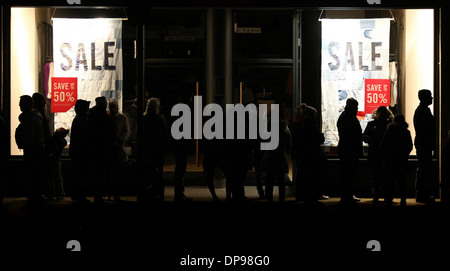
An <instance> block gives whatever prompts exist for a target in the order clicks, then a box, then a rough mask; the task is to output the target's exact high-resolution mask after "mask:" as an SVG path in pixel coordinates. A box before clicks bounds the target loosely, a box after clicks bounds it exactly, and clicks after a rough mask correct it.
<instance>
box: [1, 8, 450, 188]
mask: <svg viewBox="0 0 450 271" xmlns="http://www.w3.org/2000/svg"><path fill="white" fill-rule="evenodd" d="M25 2H26V1H25ZM63 2H64V1H63ZM194 2H195V1H194ZM30 4H31V3H30ZM324 4H326V5H320V6H329V8H325V9H322V8H321V9H318V8H315V7H310V6H307V7H305V6H304V5H303V4H302V3H298V5H297V4H296V5H295V6H293V4H292V3H285V2H283V1H282V2H280V3H278V4H277V5H278V6H276V7H274V6H270V7H255V6H253V5H252V4H251V3H242V4H236V3H234V4H233V5H231V6H230V5H229V4H227V3H226V1H223V2H221V3H219V4H217V3H216V4H214V7H211V6H208V5H207V4H206V3H202V4H201V5H196V6H195V7H189V8H187V7H184V6H183V5H181V4H180V5H175V6H174V5H170V6H169V5H168V4H163V3H155V4H154V5H153V4H149V5H148V6H145V7H139V8H136V7H133V6H126V4H125V3H121V4H120V3H119V4H118V5H115V6H111V7H109V8H105V6H104V5H103V4H101V5H100V4H99V6H101V8H94V7H93V6H90V7H88V6H83V5H80V6H72V5H69V4H67V5H66V4H65V3H63V4H58V5H56V4H54V3H53V2H52V3H48V4H46V3H41V4H40V5H39V6H33V5H37V4H36V3H33V4H31V6H30V5H28V4H27V3H22V2H21V3H18V2H17V1H10V2H8V3H6V4H2V5H3V6H2V55H1V61H2V96H1V102H2V110H3V111H4V112H5V113H6V115H7V122H8V124H9V129H10V131H11V140H10V159H9V161H10V162H11V163H12V164H17V161H20V159H21V155H22V153H21V150H19V149H18V148H17V145H16V143H15V139H14V130H15V128H16V127H17V125H18V115H19V114H20V109H19V107H18V101H19V98H20V96H21V95H24V94H28V95H32V94H33V93H34V92H36V91H39V92H40V93H42V94H43V95H44V96H46V97H47V98H48V104H47V113H48V116H49V119H50V123H51V131H52V132H53V131H54V130H55V129H57V128H59V127H65V128H70V124H71V121H72V120H73V117H74V113H73V111H74V110H73V108H72V106H73V104H70V103H71V102H72V103H73V102H74V101H75V100H76V98H78V99H86V100H89V101H91V106H93V105H94V103H95V102H94V100H95V98H96V97H98V96H104V97H106V98H107V99H108V98H117V99H118V101H119V109H120V110H121V111H122V112H123V113H124V114H126V115H127V117H128V119H129V122H130V137H129V139H128V142H127V144H126V146H127V148H128V150H129V153H130V158H131V160H132V161H138V160H139V159H140V151H141V149H140V148H141V140H142V138H141V134H142V128H143V127H142V126H143V125H142V114H143V112H144V110H145V104H146V102H147V100H148V99H149V98H151V97H157V98H159V99H160V101H161V112H162V114H163V115H164V116H165V117H166V119H167V121H168V125H169V127H170V125H171V123H172V122H173V118H172V117H171V116H170V112H171V109H172V107H173V106H174V105H175V104H177V103H179V102H180V97H181V95H182V93H181V92H182V91H189V92H191V93H192V94H193V95H201V96H202V99H203V104H204V105H205V104H207V103H217V104H220V105H222V106H224V105H225V104H230V103H242V104H248V103H254V104H261V103H266V104H279V105H280V115H281V116H282V118H283V119H284V120H285V121H287V122H288V123H289V124H292V121H293V112H294V109H295V107H296V106H298V105H299V104H300V103H306V104H308V105H311V106H313V107H315V108H316V109H317V110H318V112H319V113H320V114H319V115H320V118H319V119H318V121H317V124H318V125H319V126H320V127H321V129H322V132H323V133H324V134H325V136H326V142H325V144H324V146H323V148H324V150H325V151H327V152H329V153H330V156H329V157H330V159H329V168H328V170H327V173H326V174H325V175H326V176H325V177H324V178H325V180H324V181H325V182H328V183H330V185H329V186H328V187H326V189H327V190H328V193H329V194H331V195H333V194H336V193H337V192H338V191H336V190H337V184H338V178H337V177H336V176H338V172H337V171H336V170H337V168H338V167H337V161H338V160H337V156H335V154H336V150H335V147H336V144H337V140H338V138H337V132H336V121H337V117H338V116H339V114H340V112H341V111H342V105H343V104H345V100H346V99H347V98H350V97H352V98H356V99H357V100H358V101H359V104H360V105H361V107H360V112H359V119H360V123H361V126H362V127H363V129H364V127H365V125H366V124H367V122H368V121H369V120H370V119H371V113H372V112H371V111H373V108H375V107H376V106H378V105H386V106H389V107H390V109H391V110H392V111H393V112H395V113H403V114H404V115H405V117H406V120H407V122H408V123H409V124H410V130H411V134H412V135H413V136H414V127H413V125H412V123H413V121H412V118H413V114H414V110H415V108H416V107H417V105H418V103H419V101H418V99H417V91H418V90H419V89H423V88H427V89H430V90H431V91H432V93H433V97H434V102H433V105H432V106H431V109H432V112H433V113H434V115H435V116H436V119H437V123H436V126H437V127H438V128H437V129H438V130H437V134H438V142H439V148H438V149H437V151H436V152H435V156H434V158H435V162H436V164H435V165H436V170H435V175H436V176H435V177H436V178H435V180H436V182H435V183H434V184H433V185H432V189H433V191H434V194H435V195H436V196H439V192H440V191H439V182H440V180H441V176H440V172H441V170H438V169H439V168H440V165H441V162H442V159H441V155H442V153H441V152H442V149H443V146H444V144H445V142H446V140H447V136H446V135H447V131H448V129H449V128H450V123H448V122H449V121H448V120H447V117H446V115H448V114H447V113H448V112H447V110H449V109H447V107H446V106H445V101H447V95H449V94H447V93H446V92H445V89H446V88H445V86H446V85H447V84H448V79H447V78H446V77H445V75H444V72H445V66H443V65H441V64H442V63H444V61H445V60H447V59H448V56H447V52H446V51H445V50H441V48H445V46H444V45H445V44H446V43H445V42H446V40H445V39H446V36H445V34H444V33H443V32H444V27H442V25H443V22H446V20H447V18H445V16H443V15H442V14H444V13H443V12H442V8H441V5H440V3H439V2H436V3H434V2H433V3H428V4H427V6H425V5H424V6H410V5H408V4H407V3H404V4H401V5H399V6H392V7H391V6H389V5H381V6H379V7H378V6H377V7H376V9H375V8H374V6H371V5H369V4H365V2H364V1H363V4H359V3H358V4H357V5H355V6H352V7H349V8H345V9H344V8H337V7H334V6H333V5H332V4H330V3H324ZM90 5H92V4H90ZM217 5H218V6H217ZM305 5H306V4H305ZM318 6H319V4H318ZM80 7H82V8H80ZM76 19H78V20H80V21H78V23H76V24H74V22H76ZM85 22H90V23H91V24H88V23H87V24H86V25H84V23H85ZM339 24H340V25H339ZM71 27H73V28H71ZM96 27H103V28H102V29H103V30H101V29H100V28H98V29H97V28H96ZM371 35H373V36H371ZM47 63H52V66H53V69H52V70H46V69H47V67H48V64H47ZM330 67H332V68H330ZM48 74H50V75H48ZM51 75H52V76H53V77H61V78H67V77H70V78H78V81H77V83H78V84H77V90H76V91H75V92H70V93H69V92H66V94H64V95H63V96H64V97H63V98H64V99H66V100H68V101H69V103H68V105H66V107H68V108H62V109H54V108H55V105H56V104H58V102H60V101H59V100H61V98H62V96H59V97H58V99H59V100H58V101H57V100H56V98H55V97H56V95H54V94H52V84H51V83H50V84H49V78H51V77H52V76H51ZM99 78H101V80H100V79H99ZM367 79H373V80H388V82H389V87H388V90H387V89H385V90H384V92H382V95H381V96H380V95H377V96H376V101H375V100H374V99H373V97H372V96H371V97H370V100H368V99H369V96H370V95H368V93H366V89H367V84H369V83H370V81H367ZM99 80H100V81H101V82H102V83H101V84H98V83H97V81H99ZM64 82H65V81H64ZM376 82H382V81H376ZM385 82H386V81H385ZM56 90H58V89H56ZM59 104H60V103H59ZM58 110H59V111H58ZM57 111H58V112H57ZM68 139H69V140H70V137H69V138H68ZM169 141H170V142H172V141H173V140H169ZM69 144H70V142H69ZM203 152H204V142H203V141H201V140H197V141H196V142H195V141H193V144H192V146H191V148H190V153H189V154H190V155H189V158H188V171H190V172H194V173H201V172H202V171H203V167H202V162H203V161H202V159H203ZM65 155H67V151H66V152H65ZM63 160H64V163H65V164H66V168H67V170H70V169H71V166H70V159H69V158H68V157H67V156H66V157H65V158H63ZM410 160H411V161H410V163H411V164H412V165H415V163H416V161H415V153H414V152H413V153H412V155H411V157H410ZM361 161H362V162H361V164H364V165H366V162H365V159H362V160H361ZM174 166H175V158H174V154H173V149H172V148H171V146H170V144H169V146H168V153H167V156H166V161H165V171H166V172H169V173H170V172H173V170H174ZM364 167H366V166H363V168H364ZM135 169H136V168H133V170H132V171H130V173H129V174H130V177H129V178H130V179H133V178H135V174H136V172H135V171H134V170H135ZM363 171H364V170H363ZM250 173H251V174H250V175H249V176H250V177H249V185H253V184H254V183H253V181H252V177H251V176H252V173H253V169H252V170H251V171H250ZM67 175H68V177H67V178H70V177H69V176H70V174H67ZM198 176H200V175H198ZM289 177H290V179H291V180H293V181H295V167H294V166H293V163H292V162H291V163H290V175H289ZM370 178H371V176H368V175H367V176H366V175H364V176H361V179H363V181H362V182H361V188H360V189H361V191H362V192H361V194H364V189H366V188H368V187H369V186H368V183H370V181H369V179H370ZM168 181H169V182H170V180H168ZM198 183H202V180H200V181H199V182H198ZM11 186H12V187H16V186H15V185H11ZM364 187H366V188H364Z"/></svg>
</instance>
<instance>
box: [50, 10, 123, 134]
mask: <svg viewBox="0 0 450 271" xmlns="http://www.w3.org/2000/svg"><path fill="white" fill-rule="evenodd" d="M53 61H54V77H76V78H78V99H83V100H87V101H91V107H92V106H94V105H95V98H96V97H99V96H104V97H106V99H109V98H116V99H117V100H118V101H119V105H120V106H119V107H120V108H121V105H122V90H123V65H122V19H60V18H58V19H53ZM49 98H50V99H51V98H52V94H51V93H49ZM74 117H75V110H74V108H71V109H70V110H69V111H67V112H66V113H55V128H58V127H64V128H66V129H69V128H70V127H71V124H72V120H73V118H74Z"/></svg>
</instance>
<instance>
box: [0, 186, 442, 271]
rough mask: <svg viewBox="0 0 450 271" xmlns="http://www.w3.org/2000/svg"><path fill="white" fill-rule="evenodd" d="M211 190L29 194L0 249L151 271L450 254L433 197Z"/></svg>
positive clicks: (12, 215)
mask: <svg viewBox="0 0 450 271" xmlns="http://www.w3.org/2000/svg"><path fill="white" fill-rule="evenodd" d="M216 192H217V194H218V196H219V198H220V199H221V201H220V202H213V201H212V198H211V196H210V195H209V191H208V190H207V188H206V187H187V188H186V195H187V196H188V197H193V198H194V200H193V201H192V202H183V203H177V202H174V201H173V187H166V199H165V202H162V203H152V204H140V203H139V202H137V201H136V197H135V196H122V198H121V199H122V200H121V201H120V202H115V201H107V202H106V204H105V205H103V206H96V205H94V204H93V203H90V204H87V205H83V206H78V205H75V204H73V203H72V201H71V200H70V198H67V197H66V198H64V199H63V200H53V201H48V202H45V203H44V204H43V205H42V206H40V207H39V208H35V209H27V208H24V207H25V206H26V204H27V199H26V198H22V197H7V198H6V199H5V200H4V207H5V208H4V210H3V212H2V214H1V221H2V222H1V227H0V230H1V240H2V241H1V242H0V246H1V249H2V252H3V253H5V252H6V253H7V254H15V255H26V254H33V255H41V259H46V258H49V259H52V258H54V257H55V255H64V256H69V257H74V256H73V255H83V256H93V255H95V256H99V255H108V257H113V258H111V259H116V258H114V255H118V256H120V257H118V258H117V259H135V260H134V261H133V262H134V263H135V262H139V261H141V260H142V261H145V262H146V264H147V267H149V268H150V267H158V268H157V269H156V270H247V269H248V270H284V269H283V268H282V267H289V270H300V269H303V267H304V264H305V261H306V260H308V259H310V258H309V256H310V255H323V256H324V257H325V256H327V255H334V256H336V255H341V254H342V255H347V256H348V255H354V256H355V255H363V256H368V255H373V253H374V252H373V251H372V249H378V248H379V249H380V250H381V253H383V255H389V254H392V255H398V253H399V252H402V253H403V252H405V253H406V252H407V253H418V252H419V253H431V252H433V253H434V252H436V253H442V252H444V253H446V252H450V248H449V247H448V246H447V244H448V243H449V241H450V227H449V226H450V223H449V221H448V219H447V217H448V215H449V211H450V208H449V207H448V206H447V205H446V204H443V203H441V202H439V201H437V202H436V203H434V204H430V205H426V204H420V203H416V202H415V200H414V199H408V201H407V206H406V207H402V206H400V205H399V201H398V199H397V200H395V201H394V205H393V206H392V207H388V206H386V205H385V204H384V203H383V202H379V203H374V202H373V201H372V199H366V198H363V199H361V201H360V202H359V203H357V204H356V205H354V206H351V207H344V206H342V205H341V204H340V203H339V199H338V198H330V199H328V200H322V201H321V202H322V203H323V205H322V206H314V207H311V206H307V205H305V204H304V203H303V202H298V201H295V199H294V198H293V197H292V196H288V197H287V199H286V202H285V203H280V202H278V201H277V196H278V195H277V190H276V189H275V194H274V199H275V202H273V203H268V202H267V201H265V200H259V199H258V197H257V194H256V189H255V187H252V186H250V187H246V195H247V197H248V200H247V201H246V202H242V203H229V202H225V200H224V199H225V189H224V188H219V189H216ZM90 199H91V200H92V198H90ZM71 240H74V241H75V243H76V244H79V248H80V251H77V252H74V251H72V250H73V249H74V248H75V250H77V248H78V247H77V246H73V245H72V243H70V241H71ZM372 240H374V241H372ZM372 244H375V245H372ZM3 255H5V254H3ZM188 256H189V260H190V261H191V263H192V264H193V263H196V264H199V263H200V262H199V261H200V260H199V259H205V263H206V259H212V258H215V259H216V262H215V264H214V266H210V267H214V268H215V269H214V268H213V269H211V268H208V267H207V266H206V265H204V266H199V265H186V263H188V262H187V261H188ZM232 256H233V257H234V256H239V257H241V256H242V257H243V258H229V257H232ZM244 256H245V257H244ZM250 256H251V257H256V256H261V257H259V258H258V259H259V260H261V259H263V257H264V256H267V257H268V258H265V259H269V260H270V264H269V265H267V266H266V265H256V264H255V263H253V264H252V265H251V266H250V265H249V262H248V261H249V258H248V257H250ZM347 256H343V257H347ZM77 257H78V256H77ZM231 259H235V260H238V262H237V265H232V264H231V263H232V262H233V261H232V260H231ZM252 259H253V260H254V258H252ZM342 259H343V258H342ZM244 260H245V261H246V264H244V265H242V263H243V261H244ZM253 260H252V261H253ZM218 261H220V263H219V262H218ZM226 261H228V262H226ZM108 262H109V263H111V262H112V260H108ZM227 263H228V265H227ZM233 263H235V264H236V262H233ZM193 268H194V269H193ZM249 268H250V269H249ZM133 270H134V269H133Z"/></svg>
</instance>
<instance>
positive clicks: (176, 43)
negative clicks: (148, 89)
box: [146, 11, 205, 59]
mask: <svg viewBox="0 0 450 271" xmlns="http://www.w3.org/2000/svg"><path fill="white" fill-rule="evenodd" d="M146 39H147V46H146V47H147V51H146V57H147V58H150V59H155V58H157V59H158V58H159V59H161V58H202V57H203V51H204V40H205V33H204V16H203V12H201V11H154V12H153V13H152V14H151V17H150V24H149V25H148V27H147V29H146Z"/></svg>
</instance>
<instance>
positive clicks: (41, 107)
mask: <svg viewBox="0 0 450 271" xmlns="http://www.w3.org/2000/svg"><path fill="white" fill-rule="evenodd" d="M31 97H32V98H33V109H34V110H36V111H38V112H39V113H40V114H41V116H42V121H43V125H44V146H45V152H46V154H45V159H44V161H42V168H41V169H42V171H43V178H44V180H45V182H47V183H48V184H50V183H51V182H52V175H53V172H52V168H51V165H50V160H49V155H50V150H49V146H50V140H51V138H52V134H51V132H50V122H49V119H48V117H47V112H46V106H47V98H45V96H44V95H42V94H41V93H39V92H35V93H33V95H32V96H31ZM46 196H49V195H46Z"/></svg>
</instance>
